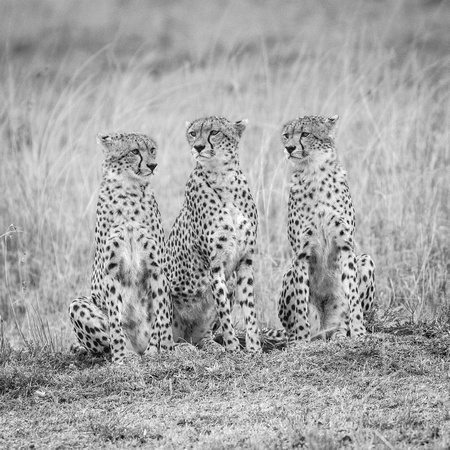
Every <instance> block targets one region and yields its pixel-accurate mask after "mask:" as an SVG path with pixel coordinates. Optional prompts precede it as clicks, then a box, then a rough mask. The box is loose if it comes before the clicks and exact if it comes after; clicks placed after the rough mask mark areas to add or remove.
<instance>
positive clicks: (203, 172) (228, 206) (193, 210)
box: [166, 117, 260, 351]
mask: <svg viewBox="0 0 450 450" xmlns="http://www.w3.org/2000/svg"><path fill="white" fill-rule="evenodd" d="M246 124H247V122H246V121H240V122H235V123H232V122H229V121H228V120H226V119H224V118H223V117H208V118H205V119H198V120H196V121H194V122H193V123H187V124H186V125H187V134H186V135H187V140H188V143H189V145H190V147H191V154H192V156H193V158H194V159H195V161H196V167H195V169H194V171H193V172H192V173H191V175H190V177H189V180H188V182H187V185H186V191H185V200H184V204H183V206H182V209H181V212H180V214H179V216H178V217H177V219H176V220H175V223H174V225H173V227H172V230H171V232H170V235H169V238H168V242H167V246H166V247H167V255H168V278H169V281H170V285H171V293H172V299H173V306H174V319H173V333H174V340H175V342H182V341H186V342H189V343H192V344H196V345H198V346H200V347H202V346H205V345H208V346H209V345H211V344H212V342H213V340H212V328H213V325H214V323H215V322H216V321H217V319H218V320H219V324H220V329H221V332H222V333H223V342H224V346H225V348H226V349H227V350H237V349H238V348H239V342H238V339H237V338H236V334H235V331H234V329H233V326H232V323H231V305H230V292H231V291H232V290H233V289H234V288H232V287H231V286H230V284H233V282H234V280H235V284H236V287H235V293H236V298H237V300H238V301H239V303H240V304H241V306H242V307H243V310H244V315H245V322H246V326H247V329H246V348H247V350H249V351H259V350H260V341H259V333H258V329H257V324H256V314H255V305H254V293H253V280H254V277H253V260H254V253H255V244H256V235H257V211H256V206H255V203H254V201H253V197H252V195H251V193H250V189H249V187H248V184H247V179H246V177H245V175H244V174H243V173H242V171H241V169H240V166H239V157H238V143H239V140H240V138H241V135H242V133H243V131H244V130H245V127H246Z"/></svg>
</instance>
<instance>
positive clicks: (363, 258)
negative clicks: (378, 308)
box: [356, 254, 375, 324]
mask: <svg viewBox="0 0 450 450" xmlns="http://www.w3.org/2000/svg"><path fill="white" fill-rule="evenodd" d="M356 265H357V267H358V280H357V282H358V292H359V300H360V304H361V310H362V313H363V316H364V324H365V323H366V321H367V319H368V317H370V315H371V313H372V309H373V303H374V296H375V263H374V262H373V259H372V258H371V257H370V256H369V255H366V254H362V255H359V256H358V257H357V258H356Z"/></svg>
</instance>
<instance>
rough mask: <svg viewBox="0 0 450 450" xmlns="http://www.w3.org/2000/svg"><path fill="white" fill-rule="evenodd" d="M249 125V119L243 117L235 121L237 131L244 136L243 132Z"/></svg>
mask: <svg viewBox="0 0 450 450" xmlns="http://www.w3.org/2000/svg"><path fill="white" fill-rule="evenodd" d="M247 125H248V119H242V120H239V121H237V122H235V123H234V128H235V129H236V131H237V134H238V136H239V137H241V136H242V133H243V132H244V130H245V129H246V128H247Z"/></svg>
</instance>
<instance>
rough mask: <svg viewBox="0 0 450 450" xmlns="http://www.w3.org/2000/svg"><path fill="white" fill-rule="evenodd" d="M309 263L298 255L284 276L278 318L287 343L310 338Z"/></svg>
mask: <svg viewBox="0 0 450 450" xmlns="http://www.w3.org/2000/svg"><path fill="white" fill-rule="evenodd" d="M308 303H309V262H308V257H307V256H306V255H305V254H301V255H299V257H298V258H296V260H295V261H294V263H293V264H292V266H291V267H290V269H289V270H288V271H287V272H286V273H285V274H284V277H283V284H282V290H281V297H280V301H279V304H278V316H279V318H280V321H281V323H282V325H283V327H284V329H285V330H286V333H287V335H288V343H289V344H293V343H295V342H296V341H300V340H303V339H304V340H306V341H309V340H310V338H311V326H310V323H309V319H308Z"/></svg>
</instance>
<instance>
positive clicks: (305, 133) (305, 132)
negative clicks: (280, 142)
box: [300, 131, 311, 139]
mask: <svg viewBox="0 0 450 450" xmlns="http://www.w3.org/2000/svg"><path fill="white" fill-rule="evenodd" d="M310 135H311V133H308V132H307V131H304V132H303V133H302V134H301V135H300V139H301V138H304V137H308V136H310Z"/></svg>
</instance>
